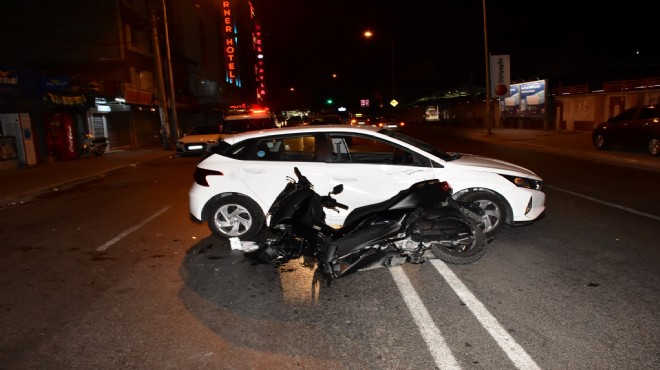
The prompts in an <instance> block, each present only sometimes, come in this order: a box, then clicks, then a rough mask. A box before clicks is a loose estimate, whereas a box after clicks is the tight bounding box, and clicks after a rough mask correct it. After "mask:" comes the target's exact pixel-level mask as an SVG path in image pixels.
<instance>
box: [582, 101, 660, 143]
mask: <svg viewBox="0 0 660 370" xmlns="http://www.w3.org/2000/svg"><path fill="white" fill-rule="evenodd" d="M592 139H593V143H594V146H595V147H596V149H598V150H605V149H608V148H609V147H610V146H627V147H640V148H641V147H645V148H647V149H648V151H649V153H650V154H651V155H653V156H657V155H658V154H660V106H658V105H640V106H637V107H634V108H630V109H627V110H625V111H623V112H622V113H621V114H619V115H617V116H614V117H611V118H610V119H608V120H607V122H603V123H601V124H599V125H598V126H596V128H595V129H594V133H593V136H592Z"/></svg>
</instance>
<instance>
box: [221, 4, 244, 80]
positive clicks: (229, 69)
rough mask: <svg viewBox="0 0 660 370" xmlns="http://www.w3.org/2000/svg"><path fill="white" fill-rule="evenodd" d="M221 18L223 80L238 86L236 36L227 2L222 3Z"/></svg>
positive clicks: (229, 5) (229, 6)
mask: <svg viewBox="0 0 660 370" xmlns="http://www.w3.org/2000/svg"><path fill="white" fill-rule="evenodd" d="M222 17H223V18H222V24H223V27H222V33H223V35H224V43H225V44H224V53H225V79H226V81H227V82H228V83H230V84H233V85H236V86H240V77H239V70H238V58H237V55H236V49H237V45H236V44H237V42H238V41H237V40H238V37H237V35H236V25H235V23H234V17H233V15H232V11H231V3H230V1H228V0H223V1H222Z"/></svg>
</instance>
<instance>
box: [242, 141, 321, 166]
mask: <svg viewBox="0 0 660 370" xmlns="http://www.w3.org/2000/svg"><path fill="white" fill-rule="evenodd" d="M315 152H316V140H315V138H314V136H309V135H307V136H292V137H276V138H269V139H261V140H259V141H258V142H257V146H256V152H255V153H254V158H252V159H253V160H258V161H263V160H265V161H293V162H313V161H315V160H316V155H315Z"/></svg>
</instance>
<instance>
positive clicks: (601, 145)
mask: <svg viewBox="0 0 660 370" xmlns="http://www.w3.org/2000/svg"><path fill="white" fill-rule="evenodd" d="M593 141H594V146H595V147H596V149H598V150H605V149H607V148H608V147H609V146H610V143H609V141H608V140H607V139H606V138H605V136H604V135H603V134H595V135H594V138H593Z"/></svg>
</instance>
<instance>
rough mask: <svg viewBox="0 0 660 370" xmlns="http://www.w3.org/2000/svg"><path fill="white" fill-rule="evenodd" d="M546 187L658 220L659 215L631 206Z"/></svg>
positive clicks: (549, 186) (548, 186) (554, 187)
mask: <svg viewBox="0 0 660 370" xmlns="http://www.w3.org/2000/svg"><path fill="white" fill-rule="evenodd" d="M546 187H547V188H550V189H554V190H557V191H561V192H564V193H566V194H570V195H575V196H576V197H580V198H584V199H588V200H590V201H592V202H596V203H600V204H604V205H606V206H610V207H614V208H618V209H621V210H624V211H626V212H630V213H634V214H636V215H640V216H644V217H648V218H651V219H654V220H656V221H660V217H658V216H655V215H652V214H649V213H644V212H640V211H637V210H635V209H632V208H628V207H624V206H620V205H618V204H614V203H610V202H606V201H604V200H600V199H596V198H592V197H590V196H588V195H582V194H580V193H575V192H572V191H570V190H566V189H562V188H558V187H556V186H552V185H546Z"/></svg>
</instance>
